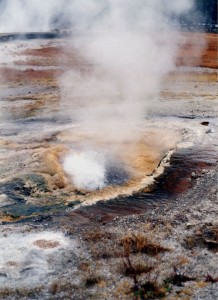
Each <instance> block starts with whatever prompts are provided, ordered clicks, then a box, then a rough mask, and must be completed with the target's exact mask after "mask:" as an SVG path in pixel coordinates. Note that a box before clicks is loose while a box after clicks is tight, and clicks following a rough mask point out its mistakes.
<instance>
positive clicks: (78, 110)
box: [0, 0, 193, 189]
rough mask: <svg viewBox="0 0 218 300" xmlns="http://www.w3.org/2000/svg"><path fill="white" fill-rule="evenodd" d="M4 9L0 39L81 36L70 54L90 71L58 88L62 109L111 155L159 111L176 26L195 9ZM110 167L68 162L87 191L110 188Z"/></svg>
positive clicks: (148, 2) (80, 4)
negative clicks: (26, 34)
mask: <svg viewBox="0 0 218 300" xmlns="http://www.w3.org/2000/svg"><path fill="white" fill-rule="evenodd" d="M1 3H2V6H1V13H0V32H9V31H38V30H48V29H51V28H55V27H65V26H66V25H67V26H70V27H71V28H72V29H73V32H76V33H78V34H77V35H76V37H77V38H76V37H75V36H74V38H73V40H72V47H73V48H74V51H75V48H76V49H77V50H78V53H79V54H80V56H82V57H83V58H84V61H86V62H88V67H87V68H88V69H87V70H82V71H78V70H75V69H74V68H73V67H72V69H70V68H69V71H67V72H66V73H65V74H64V75H63V76H62V78H61V79H60V87H61V93H62V102H63V108H64V109H65V110H66V107H67V110H68V114H70V116H71V117H72V119H73V120H74V121H75V120H77V121H78V122H79V123H80V128H81V129H82V130H84V131H86V133H87V134H89V137H92V138H93V140H94V141H96V140H98V141H99V140H102V139H104V141H106V144H107V145H109V144H110V147H111V148H113V145H115V144H116V145H117V143H118V142H119V143H124V142H126V141H128V142H129V141H135V140H137V139H138V138H139V131H140V126H141V124H142V122H143V121H144V117H145V115H146V112H147V109H148V106H149V105H156V102H155V100H156V99H157V95H158V93H159V91H160V88H161V80H162V78H163V76H164V75H166V74H167V73H168V72H169V71H171V70H173V69H174V67H175V60H176V53H177V49H178V42H179V38H180V33H179V32H178V30H177V28H176V27H177V25H175V24H176V22H175V20H176V18H177V17H178V16H179V15H180V14H182V13H185V12H186V11H188V10H189V9H190V8H191V7H192V4H193V1H192V0H177V1H169V0H72V1H70V0H58V1H57V0H56V1H55V0H46V1H43V0H7V1H2V2H1ZM172 19H173V20H174V21H173V22H172ZM184 42H185V41H184ZM94 143H95V142H93V144H94ZM93 147H94V146H93V145H92V148H93ZM107 147H108V146H107ZM107 151H109V149H107ZM104 165H105V161H104V159H101V158H100V159H99V157H98V156H96V154H93V153H91V152H89V149H87V152H84V153H82V154H80V155H74V154H70V155H69V156H68V157H66V158H65V161H64V168H65V170H66V172H67V173H68V174H69V175H70V177H71V178H72V180H73V181H74V183H75V184H76V185H77V186H78V187H80V188H88V189H95V188H101V187H103V186H104V182H105V167H104Z"/></svg>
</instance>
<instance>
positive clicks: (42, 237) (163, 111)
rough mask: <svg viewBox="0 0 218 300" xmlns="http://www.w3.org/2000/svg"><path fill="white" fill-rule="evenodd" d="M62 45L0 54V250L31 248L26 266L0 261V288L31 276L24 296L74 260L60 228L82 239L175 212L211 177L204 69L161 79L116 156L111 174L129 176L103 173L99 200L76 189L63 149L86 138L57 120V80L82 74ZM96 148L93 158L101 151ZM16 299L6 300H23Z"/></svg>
mask: <svg viewBox="0 0 218 300" xmlns="http://www.w3.org/2000/svg"><path fill="white" fill-rule="evenodd" d="M208 38H209V37H208ZM213 39H214V36H213ZM66 44H68V41H67V40H65V39H61V38H60V39H58V40H57V39H53V40H47V39H44V40H40V39H39V40H34V41H33V40H29V41H12V42H6V41H4V43H2V44H0V51H1V53H2V55H1V58H0V91H1V94H0V108H1V111H0V174H1V176H0V222H1V234H2V235H1V237H0V239H1V243H2V245H3V244H4V245H6V247H9V248H10V247H15V248H17V249H18V250H19V251H21V252H22V250H21V249H20V248H19V247H18V245H17V242H16V239H17V236H19V237H20V240H21V241H22V243H23V248H25V247H27V246H26V245H27V244H26V243H27V242H26V240H27V239H28V236H30V237H31V239H32V240H31V241H32V242H31V243H30V245H29V246H28V247H29V250H28V251H29V252H28V251H27V249H26V248H25V249H26V250H25V251H26V252H25V253H26V254H25V255H26V256H28V255H29V256H30V258H29V260H28V262H26V261H25V260H24V259H23V257H22V255H21V254H19V255H21V256H20V258H19V259H18V261H17V260H16V258H14V259H11V260H10V259H9V258H8V257H7V258H6V257H5V256H4V255H5V254H3V258H2V261H0V286H1V288H3V287H5V286H6V287H7V286H9V285H10V284H11V283H12V286H13V287H15V288H16V287H17V286H19V285H22V284H23V282H25V280H26V279H25V278H27V277H28V276H29V275H31V276H33V277H34V284H33V285H32V284H31V283H28V284H29V287H31V288H35V287H37V288H38V289H39V290H40V289H41V287H40V285H39V281H40V278H41V279H42V278H43V280H45V277H46V276H47V274H50V273H49V272H50V271H49V268H51V269H54V270H56V271H54V274H50V279H48V278H47V279H46V280H45V282H47V283H48V282H49V283H50V282H52V281H53V280H54V279H55V278H57V276H61V275H60V274H62V270H63V268H67V266H68V267H72V270H74V269H75V268H76V266H75V265H76V264H79V262H78V259H76V258H75V259H72V255H73V256H75V255H80V254H78V253H79V252H78V251H79V250H76V248H77V246H78V241H77V238H78V236H77V235H75V236H73V238H68V237H67V236H63V234H62V231H64V232H65V231H66V230H67V232H68V234H69V235H71V233H69V232H70V230H69V228H72V231H74V230H75V232H76V231H79V229H78V228H79V227H80V226H87V230H89V226H91V227H92V226H94V225H93V224H100V225H101V226H105V224H110V222H111V221H113V220H114V218H115V219H116V218H117V217H121V220H122V217H124V216H131V215H137V214H139V215H142V214H145V213H146V212H148V213H149V212H151V211H153V210H154V209H157V208H159V207H162V206H163V207H164V206H165V205H166V204H167V203H172V205H173V203H175V205H176V203H177V205H178V202H179V201H180V200H181V197H183V195H186V193H189V192H190V191H192V190H193V189H194V188H195V185H196V181H197V180H198V178H199V177H201V176H204V174H208V172H212V171H214V170H215V169H216V167H217V153H218V143H217V137H218V136H217V132H218V122H217V121H218V119H217V118H218V111H217V91H218V81H217V78H218V73H217V70H216V69H215V68H214V66H215V64H214V62H213V68H201V67H193V66H191V67H190V66H188V67H187V66H180V67H178V69H177V70H176V71H175V72H173V73H171V74H169V76H167V77H166V78H165V79H163V82H162V91H161V94H160V97H159V99H157V100H156V103H155V105H153V104H148V110H147V114H146V115H145V121H144V123H143V124H141V131H142V135H141V139H140V141H139V142H137V147H135V148H134V149H132V148H131V147H130V148H131V151H129V153H127V154H126V155H124V154H123V153H124V152H123V149H121V150H120V153H121V155H120V158H119V159H120V162H121V165H123V164H125V163H126V161H128V160H130V161H131V162H130V163H129V165H128V167H131V170H132V169H133V170H134V172H133V173H134V176H132V175H131V176H130V175H129V173H128V172H127V173H126V171H125V169H123V168H122V167H119V165H116V167H114V168H112V169H110V170H109V171H108V183H109V184H108V186H107V187H106V188H104V189H103V190H102V191H101V190H100V191H94V192H90V191H85V190H82V189H81V190H80V189H77V188H76V187H75V186H74V185H73V184H72V182H71V181H70V179H69V177H68V175H67V174H66V173H65V171H64V169H63V157H64V156H65V155H66V153H68V152H69V150H70V151H71V150H72V147H74V148H75V149H76V150H78V148H79V145H80V144H83V143H84V140H85V139H86V135H85V134H84V133H83V132H80V129H79V127H78V123H77V121H76V120H74V119H73V118H72V115H71V114H69V113H68V111H67V110H66V107H68V103H62V101H61V95H60V88H59V77H60V76H61V74H63V72H64V71H65V70H66V69H67V68H72V67H73V68H76V69H77V68H79V69H81V70H82V71H84V72H85V71H87V70H88V69H89V68H90V67H91V66H90V65H89V64H87V62H85V61H83V60H82V59H81V57H80V56H79V55H78V53H77V52H76V51H74V50H72V49H71V50H69V48H68V47H66ZM213 45H214V44H213ZM211 47H212V46H211ZM211 47H210V49H211ZM212 48H213V47H212ZM208 51H209V50H208ZM186 55H187V52H186ZM205 55H206V54H205ZM212 57H214V55H212ZM206 61H207V60H206V59H205V58H204V64H205V63H206ZM210 61H211V60H210ZM180 63H181V60H180ZM200 66H201V64H200ZM208 67H210V65H208ZM68 108H69V107H68ZM96 143H97V144H98V145H100V148H99V149H101V147H102V145H104V143H105V142H104V141H100V142H99V140H98V141H96ZM104 146H105V145H104ZM131 174H132V173H131ZM107 226H110V225H107ZM91 227H90V228H91ZM48 228H49V229H48ZM66 228H67V229H66ZM73 228H74V229H73ZM57 230H58V231H60V233H59V232H57V236H54V237H53V236H52V234H53V233H51V232H53V231H55V232H56V231H57ZM38 231H39V232H38ZM47 231H48V232H47ZM29 232H30V233H29ZM43 232H45V233H43ZM58 242H59V244H57V243H58ZM9 245H11V246H9ZM69 245H70V246H72V250H70V251H69V247H70V246H69ZM79 247H80V246H79ZM21 248H22V247H21ZM42 249H43V250H42ZM66 249H68V250H66ZM0 251H1V248H0ZM49 251H50V252H49ZM12 252H13V251H12ZM27 252H28V253H27ZM19 253H20V252H19ZM72 253H73V254H72ZM55 255H57V256H58V257H59V259H60V261H61V263H60V265H59V266H58V262H57V261H56V260H55V259H54V256H55ZM15 256H16V255H15ZM31 257H34V259H32V260H31ZM49 259H50V261H49ZM68 261H69V262H68ZM5 262H8V265H6V264H5ZM39 262H40V266H39V267H38V268H37V267H36V266H37V264H38V263H39ZM55 272H56V273H55ZM72 272H74V271H72ZM75 272H76V271H75ZM28 274H29V275H28ZM57 274H58V275H57ZM69 274H70V275H72V274H71V272H69ZM69 274H67V276H68V275H69ZM69 288H70V289H73V287H72V286H69ZM42 289H43V288H42ZM54 289H55V288H54ZM32 292H33V291H32ZM1 293H3V289H2V290H1ZM8 293H9V294H8V295H7V291H5V296H4V297H5V298H7V297H9V298H7V299H12V296H10V293H12V291H9V292H8ZM13 293H14V292H13ZM23 293H24V296H19V295H15V296H13V297H15V299H19V297H20V298H22V297H24V298H25V297H27V299H28V296H26V294H25V293H26V292H25V291H23ZM34 293H35V292H33V294H34ZM54 294H56V292H55V293H54ZM2 295H3V294H2ZM11 295H12V294H11ZM2 297H3V296H2ZM4 297H3V298H4ZM10 297H11V298H10ZM39 297H42V296H39ZM46 297H49V294H47V296H45V294H44V298H45V299H47V298H46ZM54 297H55V296H54ZM63 297H65V298H66V297H68V296H66V295H65V296H63ZM81 297H83V296H81ZM35 298H37V297H36V296H35ZM35 298H34V299H35ZM41 299H42V298H41ZM59 299H62V298H61V297H60V298H59ZM63 299H64V298H63ZM66 299H68V298H66ZM69 299H70V298H69ZM75 299H77V298H75ZM78 299H82V298H79V297H78ZM96 299H97V298H96ZM98 299H106V298H101V297H100V298H98ZM112 299H115V298H112ZM122 299H124V298H122Z"/></svg>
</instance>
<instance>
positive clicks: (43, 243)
mask: <svg viewBox="0 0 218 300" xmlns="http://www.w3.org/2000/svg"><path fill="white" fill-rule="evenodd" d="M33 245H35V246H37V247H39V248H41V249H53V248H56V247H58V246H60V243H59V242H58V241H52V240H50V241H49V240H37V241H35V242H34V243H33Z"/></svg>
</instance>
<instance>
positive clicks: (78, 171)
mask: <svg viewBox="0 0 218 300" xmlns="http://www.w3.org/2000/svg"><path fill="white" fill-rule="evenodd" d="M63 167H64V170H65V172H66V173H67V174H68V175H69V177H70V178H71V180H72V181H73V183H74V184H75V186H76V187H77V188H82V189H87V190H95V189H101V188H103V187H104V186H105V185H106V167H105V159H104V156H103V155H102V154H100V153H98V152H95V151H87V152H75V153H74V152H72V153H70V154H69V155H67V156H66V157H65V159H64V162H63Z"/></svg>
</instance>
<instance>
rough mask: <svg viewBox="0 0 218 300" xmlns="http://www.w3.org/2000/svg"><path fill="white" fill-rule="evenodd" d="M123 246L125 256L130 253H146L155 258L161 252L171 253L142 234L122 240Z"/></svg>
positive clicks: (132, 235) (128, 236)
mask: <svg viewBox="0 0 218 300" xmlns="http://www.w3.org/2000/svg"><path fill="white" fill-rule="evenodd" d="M120 242H121V245H122V246H123V248H124V252H125V254H130V253H139V252H141V253H145V254H148V255H151V256H155V255H157V254H159V253H161V252H165V251H170V249H169V248H166V247H164V246H161V245H160V244H159V243H157V242H154V241H152V240H149V239H148V238H147V237H146V236H145V235H144V234H142V233H131V234H128V235H126V236H124V237H123V238H122V239H121V241H120Z"/></svg>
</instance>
